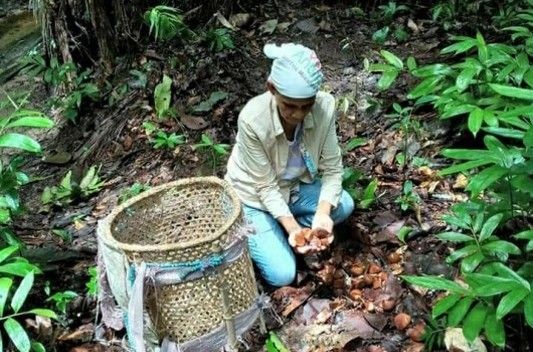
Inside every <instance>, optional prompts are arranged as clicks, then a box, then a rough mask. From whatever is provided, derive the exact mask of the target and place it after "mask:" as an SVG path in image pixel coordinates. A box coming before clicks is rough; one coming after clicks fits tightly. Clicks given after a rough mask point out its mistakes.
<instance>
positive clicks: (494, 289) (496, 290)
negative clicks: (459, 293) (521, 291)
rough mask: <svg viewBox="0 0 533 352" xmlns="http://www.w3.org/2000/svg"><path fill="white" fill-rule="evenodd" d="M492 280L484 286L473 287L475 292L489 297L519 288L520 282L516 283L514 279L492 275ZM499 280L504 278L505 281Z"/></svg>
mask: <svg viewBox="0 0 533 352" xmlns="http://www.w3.org/2000/svg"><path fill="white" fill-rule="evenodd" d="M492 279H493V282H492V283H491V284H487V285H484V286H479V287H476V288H475V290H474V291H475V292H476V294H477V295H478V296H480V297H491V296H496V295H500V294H502V293H505V292H509V291H511V290H515V289H518V288H520V287H521V286H520V284H518V283H517V282H516V281H513V280H509V279H502V278H499V277H497V276H493V277H492ZM496 279H499V280H496ZM501 280H505V282H501Z"/></svg>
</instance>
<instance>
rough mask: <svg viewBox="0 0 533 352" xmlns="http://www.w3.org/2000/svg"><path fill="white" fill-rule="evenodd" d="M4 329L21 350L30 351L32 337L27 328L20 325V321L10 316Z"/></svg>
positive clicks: (21, 351)
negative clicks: (29, 335) (30, 337)
mask: <svg viewBox="0 0 533 352" xmlns="http://www.w3.org/2000/svg"><path fill="white" fill-rule="evenodd" d="M4 329H6V332H7V335H8V336H9V338H10V339H11V341H12V342H13V344H14V345H15V347H16V348H17V350H19V351H20V352H29V351H30V347H31V344H30V339H29V337H28V333H26V330H24V328H23V327H22V325H20V323H19V322H18V321H16V320H15V319H13V318H8V319H7V320H6V321H5V322H4Z"/></svg>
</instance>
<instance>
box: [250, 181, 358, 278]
mask: <svg viewBox="0 0 533 352" xmlns="http://www.w3.org/2000/svg"><path fill="white" fill-rule="evenodd" d="M321 186H322V184H321V183H320V181H315V182H314V183H312V184H305V183H300V193H299V198H298V200H296V201H295V202H294V203H289V208H290V210H291V212H292V214H293V215H294V217H295V218H296V220H297V221H298V222H299V223H300V224H301V225H302V226H305V227H311V223H312V222H313V217H314V214H315V211H316V208H317V206H318V198H319V196H320V188H321ZM353 209H354V201H353V199H352V197H351V196H350V195H349V194H348V192H346V191H342V195H341V198H340V200H339V204H337V207H336V208H334V209H332V211H331V219H332V220H333V222H334V223H335V224H338V223H341V222H343V221H344V220H346V219H347V218H348V216H350V214H351V213H352V211H353ZM243 210H244V216H245V218H246V219H247V220H248V221H249V222H250V223H251V224H252V225H253V226H254V227H255V231H256V233H255V235H253V236H251V237H250V239H249V241H248V248H249V250H250V255H251V257H252V260H253V261H254V263H255V265H256V266H257V267H258V268H259V270H260V272H261V275H262V276H263V277H264V279H265V280H266V282H268V283H269V284H270V285H272V286H285V285H289V284H290V283H291V282H292V281H293V280H294V277H295V276H296V259H295V257H294V252H293V251H292V248H291V246H290V245H289V243H288V242H287V235H286V234H285V231H284V229H283V228H282V227H281V225H280V223H279V222H278V221H277V220H276V219H274V218H273V217H272V215H270V214H269V213H268V212H265V211H263V210H260V209H256V208H252V207H249V206H247V205H244V207H243Z"/></svg>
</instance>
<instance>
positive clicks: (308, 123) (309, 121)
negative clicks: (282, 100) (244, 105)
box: [269, 92, 315, 136]
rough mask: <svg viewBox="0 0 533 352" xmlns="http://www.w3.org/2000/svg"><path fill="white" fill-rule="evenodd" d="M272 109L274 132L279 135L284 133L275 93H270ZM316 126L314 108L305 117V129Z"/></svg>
mask: <svg viewBox="0 0 533 352" xmlns="http://www.w3.org/2000/svg"><path fill="white" fill-rule="evenodd" d="M269 94H270V109H271V113H272V120H273V122H274V133H275V134H276V136H279V135H281V134H283V133H284V131H283V126H282V125H281V121H280V117H279V113H278V105H277V104H276V99H275V98H274V95H272V93H270V92H269ZM314 126H315V123H314V121H313V110H311V112H310V113H309V114H307V116H306V117H305V118H304V123H303V127H304V129H308V128H313V127H314Z"/></svg>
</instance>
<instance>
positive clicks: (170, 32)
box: [144, 5, 192, 40]
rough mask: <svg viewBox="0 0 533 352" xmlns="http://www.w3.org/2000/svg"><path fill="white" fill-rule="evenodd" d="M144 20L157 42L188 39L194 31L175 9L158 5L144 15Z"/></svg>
mask: <svg viewBox="0 0 533 352" xmlns="http://www.w3.org/2000/svg"><path fill="white" fill-rule="evenodd" d="M144 20H145V22H146V23H147V24H149V26H150V34H153V35H154V38H155V40H169V39H173V38H175V37H178V38H183V39H186V38H188V37H190V36H191V35H192V31H191V30H190V29H189V28H188V27H187V26H186V25H185V23H184V22H183V15H181V13H180V11H179V10H178V9H176V8H174V7H170V6H165V5H158V6H155V7H153V8H152V9H150V10H148V11H146V12H145V14H144Z"/></svg>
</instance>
